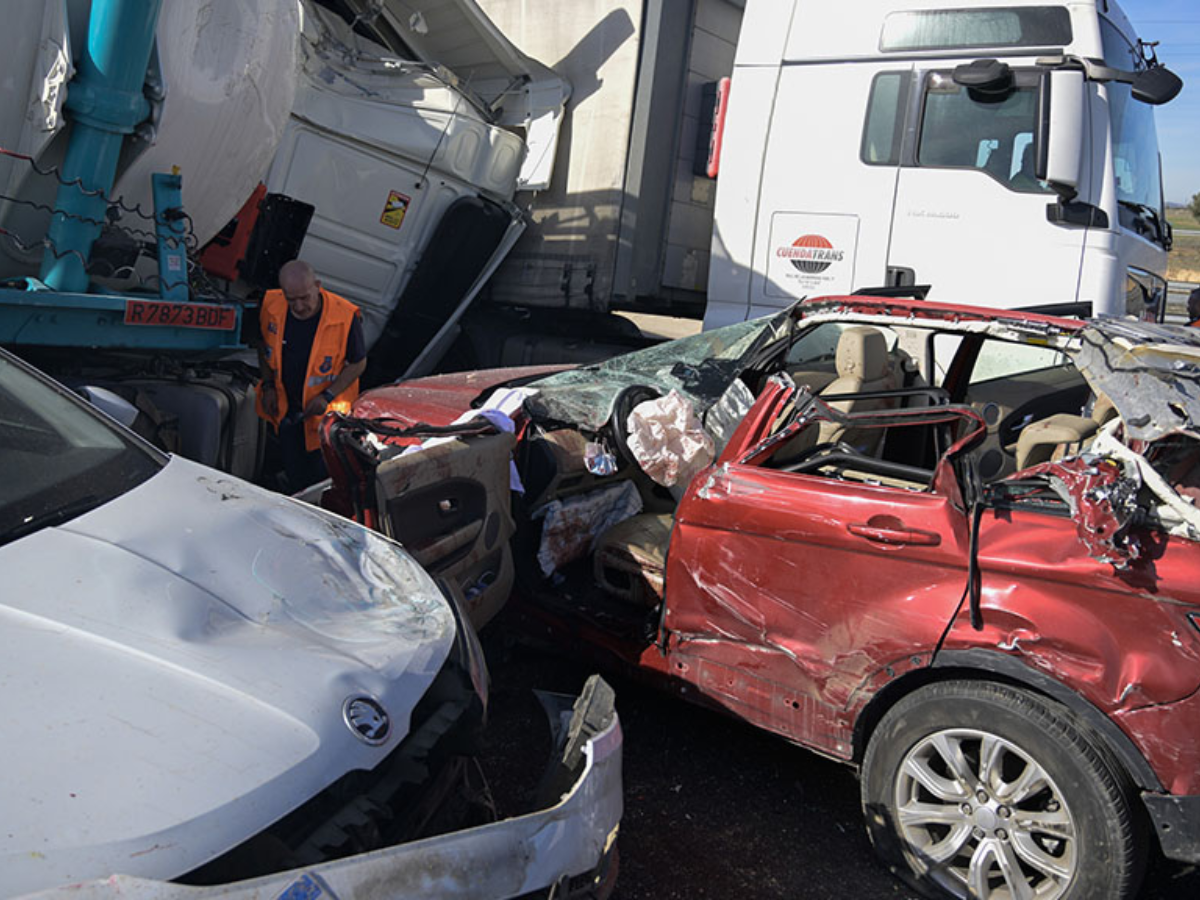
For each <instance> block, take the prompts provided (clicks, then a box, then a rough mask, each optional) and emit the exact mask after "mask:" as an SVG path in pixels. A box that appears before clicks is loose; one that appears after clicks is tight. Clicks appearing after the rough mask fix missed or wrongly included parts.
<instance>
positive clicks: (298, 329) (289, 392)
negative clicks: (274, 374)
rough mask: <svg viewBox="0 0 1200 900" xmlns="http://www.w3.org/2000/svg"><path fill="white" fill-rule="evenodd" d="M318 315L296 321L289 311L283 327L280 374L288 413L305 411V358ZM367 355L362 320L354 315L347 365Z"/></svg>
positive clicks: (348, 343) (307, 355)
mask: <svg viewBox="0 0 1200 900" xmlns="http://www.w3.org/2000/svg"><path fill="white" fill-rule="evenodd" d="M320 324H321V316H320V314H318V315H315V316H312V317H310V318H308V319H297V318H296V317H295V316H293V315H292V313H291V310H289V311H288V314H287V321H286V322H285V323H284V326H283V354H282V355H283V359H282V360H281V361H280V365H279V371H280V375H282V376H283V390H284V393H285V394H286V396H287V408H288V412H289V413H297V412H301V411H303V409H304V379H305V377H306V376H307V375H308V357H309V356H310V355H311V354H312V345H313V339H314V338H315V337H316V336H317V326H318V325H320ZM366 355H367V344H366V341H365V340H364V339H363V330H362V316H361V315H356V316H355V317H354V321H353V323H351V325H350V333H349V334H348V335H347V336H346V365H350V364H351V363H356V362H358V361H359V360H361V359H363V358H364V357H365V356H366Z"/></svg>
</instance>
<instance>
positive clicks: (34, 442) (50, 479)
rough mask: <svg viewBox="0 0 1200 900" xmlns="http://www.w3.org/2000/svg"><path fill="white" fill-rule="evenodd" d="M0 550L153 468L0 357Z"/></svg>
mask: <svg viewBox="0 0 1200 900" xmlns="http://www.w3.org/2000/svg"><path fill="white" fill-rule="evenodd" d="M0 459H2V460H3V463H4V473H5V477H4V479H3V480H2V481H0V543H7V542H9V541H12V540H15V539H17V538H19V537H21V536H23V535H26V534H29V533H31V532H33V531H36V530H38V529H39V528H43V527H45V526H47V525H58V524H61V523H63V522H66V521H68V520H70V519H72V518H74V517H75V516H78V515H82V514H83V513H85V512H87V511H88V510H91V509H95V508H96V507H97V506H100V505H101V504H103V503H106V502H108V501H109V500H111V499H113V498H114V497H117V496H120V495H121V494H123V493H125V492H126V491H128V490H129V489H130V488H132V487H134V486H136V485H138V484H141V483H142V482H143V481H145V480H146V479H148V478H150V477H151V476H152V475H153V474H154V473H155V472H157V471H158V470H159V469H160V468H161V465H162V464H161V461H160V460H159V459H157V458H156V456H155V455H154V454H153V453H152V452H151V451H149V450H148V449H146V448H144V447H143V446H141V445H140V444H139V443H138V442H137V441H136V440H134V439H133V438H131V437H129V436H128V435H126V434H125V433H124V432H123V431H122V430H121V429H120V428H119V427H117V426H116V425H115V424H112V423H110V422H109V421H107V420H106V419H105V418H104V417H102V416H101V415H100V414H99V413H96V412H94V411H92V410H91V409H89V408H88V407H86V406H85V405H84V404H83V403H82V402H80V401H77V400H75V399H74V398H73V397H72V396H70V395H69V394H68V393H67V392H66V391H65V390H64V389H62V388H60V387H58V386H57V385H55V384H53V383H52V382H50V381H48V380H44V379H42V378H40V377H38V376H37V375H35V374H34V373H33V372H32V371H31V370H29V369H27V368H26V367H25V366H23V365H21V364H20V363H18V362H16V361H15V360H13V359H12V358H11V357H9V356H7V355H0Z"/></svg>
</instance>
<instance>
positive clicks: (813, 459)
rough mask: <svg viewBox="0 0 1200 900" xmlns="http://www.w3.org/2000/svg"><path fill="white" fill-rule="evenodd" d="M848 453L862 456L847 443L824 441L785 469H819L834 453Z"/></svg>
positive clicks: (796, 470)
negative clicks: (824, 460)
mask: <svg viewBox="0 0 1200 900" xmlns="http://www.w3.org/2000/svg"><path fill="white" fill-rule="evenodd" d="M836 452H841V453H847V454H849V455H851V456H862V455H863V454H862V453H860V452H859V451H858V450H856V449H855V448H853V447H851V446H850V445H849V444H847V443H846V442H845V441H822V442H821V443H819V444H813V445H812V446H811V447H809V448H808V449H807V450H805V451H804V452H803V453H801V454H800V455H799V456H797V457H796V458H795V459H794V460H792V462H790V463H788V464H787V465H786V466H784V467H783V471H785V472H803V471H805V470H806V469H815V468H819V467H820V465H821V460H822V459H823V458H824V457H826V456H829V455H831V454H833V453H836Z"/></svg>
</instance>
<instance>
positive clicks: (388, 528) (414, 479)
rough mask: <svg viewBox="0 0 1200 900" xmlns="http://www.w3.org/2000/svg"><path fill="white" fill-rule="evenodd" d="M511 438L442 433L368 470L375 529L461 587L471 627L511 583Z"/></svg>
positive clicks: (503, 595) (492, 611)
mask: <svg viewBox="0 0 1200 900" xmlns="http://www.w3.org/2000/svg"><path fill="white" fill-rule="evenodd" d="M513 444H514V441H513V436H512V435H511V434H506V433H503V432H501V433H498V434H488V435H479V436H473V437H470V438H468V439H465V440H463V439H453V440H446V441H442V442H437V443H433V444H431V445H430V446H427V447H424V448H422V449H421V450H420V451H418V452H415V453H407V454H403V455H400V456H395V457H392V458H391V459H388V460H385V461H384V462H382V463H380V464H379V466H378V468H377V469H376V470H375V493H376V503H377V508H378V509H379V510H380V513H381V515H380V523H381V527H382V529H383V530H384V531H385V532H386V533H387V534H388V535H389V536H390V537H392V538H394V539H396V540H397V541H399V542H400V543H401V544H403V545H404V546H405V548H406V549H407V550H408V551H409V552H410V553H411V554H412V555H413V557H414V558H415V559H416V560H417V562H419V563H420V564H421V565H422V566H423V567H424V568H425V570H426V571H427V572H429V574H430V575H432V576H433V577H434V578H435V579H440V580H445V581H447V582H448V583H449V584H451V585H452V586H453V587H454V588H455V589H457V590H458V591H460V592H461V593H462V595H463V597H465V599H466V604H467V612H468V615H469V616H470V618H471V621H472V622H473V623H474V624H475V626H476V627H482V626H483V625H484V624H485V623H486V622H487V621H489V620H490V619H491V618H492V616H494V615H495V614H496V613H497V612H498V611H499V610H500V607H501V606H503V604H504V601H505V600H506V599H507V598H508V594H509V592H510V591H511V589H512V583H513V561H512V550H511V547H510V545H509V538H511V537H512V533H513V528H514V525H513V519H512V515H511V512H510V507H511V503H510V487H509V467H510V459H511V455H512V448H513Z"/></svg>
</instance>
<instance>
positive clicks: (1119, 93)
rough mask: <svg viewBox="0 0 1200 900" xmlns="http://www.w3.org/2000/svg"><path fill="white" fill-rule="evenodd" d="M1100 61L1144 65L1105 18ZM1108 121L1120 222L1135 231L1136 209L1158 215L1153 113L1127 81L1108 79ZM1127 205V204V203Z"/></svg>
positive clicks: (1159, 181) (1124, 65)
mask: <svg viewBox="0 0 1200 900" xmlns="http://www.w3.org/2000/svg"><path fill="white" fill-rule="evenodd" d="M1100 36H1101V38H1102V40H1103V42H1104V62H1105V64H1106V65H1109V66H1112V67H1113V68H1117V69H1125V70H1127V71H1128V70H1137V69H1142V68H1144V67H1145V63H1144V62H1143V61H1142V58H1141V55H1140V54H1139V53H1138V52H1137V51H1136V50H1134V48H1133V46H1132V45H1131V44H1130V43H1129V41H1127V40H1125V37H1124V36H1123V35H1122V34H1121V32H1119V31H1118V30H1117V29H1116V27H1115V26H1114V25H1113V24H1112V23H1111V22H1109V21H1108V20H1107V19H1104V18H1102V19H1101V20H1100ZM1105 87H1106V88H1107V90H1108V104H1109V120H1110V122H1111V123H1112V147H1113V176H1114V177H1115V179H1116V185H1117V200H1118V201H1120V202H1121V211H1120V216H1121V225H1122V226H1124V227H1125V228H1129V229H1133V230H1137V220H1138V217H1139V215H1140V213H1139V211H1138V210H1139V208H1141V209H1144V208H1145V207H1149V208H1150V209H1151V210H1153V211H1154V212H1155V213H1156V214H1157V215H1158V216H1159V217H1160V218H1161V217H1162V212H1163V210H1162V175H1161V171H1160V169H1159V164H1158V132H1157V131H1156V130H1155V127H1154V112H1153V110H1152V108H1151V107H1150V106H1149V105H1148V104H1145V103H1140V102H1138V101H1137V100H1134V99H1133V95H1132V89H1131V88H1130V86H1129V85H1127V84H1117V83H1116V82H1110V83H1108V84H1107V85H1106V86H1105ZM1127 204H1128V205H1127Z"/></svg>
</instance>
